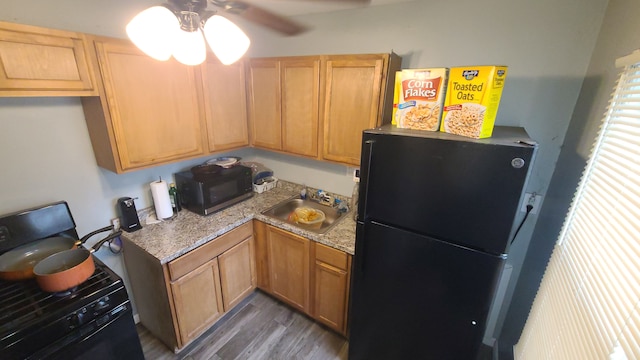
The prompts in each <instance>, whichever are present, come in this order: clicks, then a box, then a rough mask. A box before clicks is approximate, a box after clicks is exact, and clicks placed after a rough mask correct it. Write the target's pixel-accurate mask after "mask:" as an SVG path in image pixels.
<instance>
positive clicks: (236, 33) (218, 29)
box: [203, 15, 251, 65]
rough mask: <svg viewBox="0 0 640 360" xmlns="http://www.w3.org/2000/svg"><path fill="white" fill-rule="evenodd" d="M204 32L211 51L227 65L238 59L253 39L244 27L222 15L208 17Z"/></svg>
mask: <svg viewBox="0 0 640 360" xmlns="http://www.w3.org/2000/svg"><path fill="white" fill-rule="evenodd" d="M203 32H204V35H205V38H206V39H207V43H208V44H209V47H210V48H211V51H213V53H214V54H215V55H216V56H217V57H218V59H219V60H220V62H221V63H223V64H225V65H230V64H233V63H234V62H236V61H238V59H240V58H241V57H242V56H243V55H244V54H245V53H246V52H247V49H249V45H251V40H249V37H248V36H247V34H245V33H244V31H242V29H240V28H239V27H238V26H237V25H236V24H234V23H232V22H231V21H229V20H228V19H227V18H225V17H222V16H220V15H213V16H211V17H210V18H208V19H207V21H206V22H205V24H204V27H203Z"/></svg>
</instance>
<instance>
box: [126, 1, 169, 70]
mask: <svg viewBox="0 0 640 360" xmlns="http://www.w3.org/2000/svg"><path fill="white" fill-rule="evenodd" d="M179 30H180V23H179V21H178V18H177V17H176V16H175V15H174V14H173V12H172V11H171V10H169V9H167V8H166V7H164V6H152V7H150V8H148V9H146V10H143V11H142V12H140V13H139V14H138V15H136V16H135V17H134V18H133V19H131V21H129V23H128V24H127V27H126V31H127V36H129V39H131V41H132V42H133V43H134V44H135V45H136V46H137V47H138V48H139V49H140V50H142V51H143V52H144V53H145V54H147V55H149V56H150V57H152V58H154V59H156V60H161V61H166V60H169V58H170V57H171V54H172V52H173V43H174V41H173V40H174V37H175V35H176V33H177V32H178V31H179Z"/></svg>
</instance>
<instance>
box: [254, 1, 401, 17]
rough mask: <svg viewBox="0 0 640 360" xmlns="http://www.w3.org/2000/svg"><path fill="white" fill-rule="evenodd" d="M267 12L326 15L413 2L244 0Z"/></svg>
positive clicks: (289, 14) (284, 14)
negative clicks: (341, 11)
mask: <svg viewBox="0 0 640 360" xmlns="http://www.w3.org/2000/svg"><path fill="white" fill-rule="evenodd" d="M244 1H245V2H247V3H250V4H252V5H255V6H259V7H261V8H263V9H265V10H268V11H271V12H274V13H276V14H278V15H283V16H295V15H304V14H316V13H326V12H332V11H340V10H348V9H357V8H362V7H367V6H381V5H389V4H396V3H402V2H408V1H412V0H371V1H370V2H369V3H362V2H358V1H348V0H346V1H345V0H244Z"/></svg>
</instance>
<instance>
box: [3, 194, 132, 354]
mask: <svg viewBox="0 0 640 360" xmlns="http://www.w3.org/2000/svg"><path fill="white" fill-rule="evenodd" d="M71 226H72V227H71ZM50 236H69V237H75V238H76V239H77V233H76V231H75V223H74V222H73V218H72V217H71V213H70V211H69V208H68V205H67V204H66V203H65V202H58V203H54V204H49V205H45V206H42V207H38V208H33V209H27V210H24V211H21V212H17V213H13V214H8V215H5V216H2V217H0V249H1V250H2V251H0V253H1V252H5V251H7V250H9V249H11V248H14V247H15V246H18V245H21V244H25V243H28V242H31V241H35V240H41V239H46V238H47V237H50ZM45 241H46V240H45ZM93 260H94V262H95V267H96V270H95V272H94V273H93V275H92V276H91V277H90V278H89V279H87V280H86V281H85V282H83V283H82V284H80V285H78V286H77V287H75V288H73V289H70V290H68V291H66V292H64V293H48V292H44V291H42V290H40V288H39V286H38V284H37V283H36V281H35V280H34V279H29V280H22V281H4V280H0V354H1V355H0V357H1V358H3V359H81V358H89V359H92V360H95V359H144V356H143V354H142V349H141V346H140V341H139V338H138V335H137V332H136V329H135V324H134V323H133V316H132V311H131V303H130V301H129V297H128V295H127V291H126V289H125V287H124V283H123V281H122V279H121V278H120V277H119V276H118V275H117V274H115V273H114V272H113V271H112V270H111V269H109V267H107V266H106V265H105V264H104V263H102V262H101V261H100V260H99V259H98V258H96V257H95V256H94V258H93Z"/></svg>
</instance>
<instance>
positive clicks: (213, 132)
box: [202, 56, 249, 152]
mask: <svg viewBox="0 0 640 360" xmlns="http://www.w3.org/2000/svg"><path fill="white" fill-rule="evenodd" d="M202 85H203V89H204V107H205V111H206V115H207V138H208V144H209V151H210V152H214V151H215V152H217V151H223V150H229V149H235V148H239V147H243V146H248V145H249V134H248V130H247V92H246V86H245V63H244V62H243V61H238V62H236V63H234V64H232V65H223V64H222V63H220V62H219V61H217V60H216V59H215V58H214V57H213V56H209V57H208V58H207V61H206V62H205V63H204V65H203V66H202Z"/></svg>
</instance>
